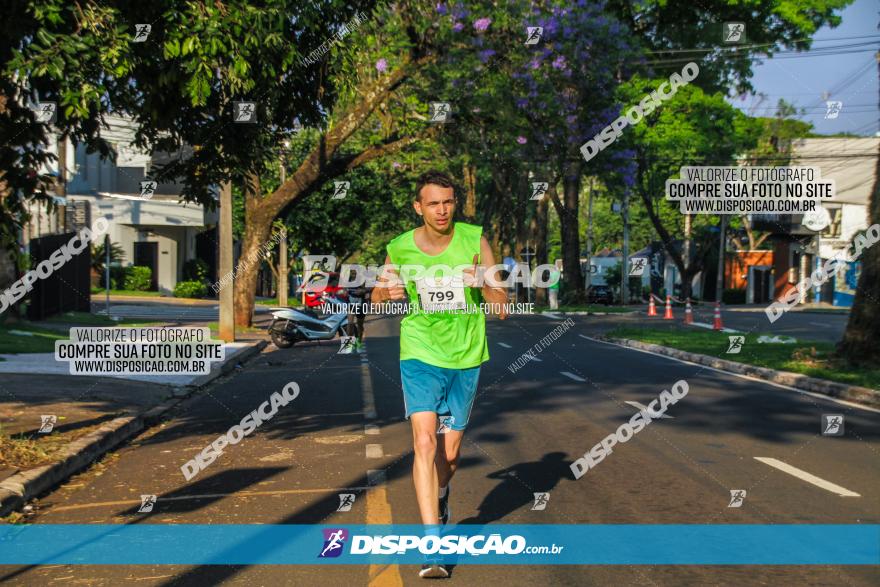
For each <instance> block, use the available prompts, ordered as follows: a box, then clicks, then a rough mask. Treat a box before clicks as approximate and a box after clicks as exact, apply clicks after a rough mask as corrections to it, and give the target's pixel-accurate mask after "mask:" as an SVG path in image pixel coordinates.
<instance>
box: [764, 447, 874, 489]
mask: <svg viewBox="0 0 880 587" xmlns="http://www.w3.org/2000/svg"><path fill="white" fill-rule="evenodd" d="M755 460H756V461H760V462H762V463H764V464H765V465H770V466H771V467H773V468H775V469H779V470H780V471H782V472H783V473H788V474H789V475H791V476H792V477H797V478H798V479H800V480H801V481H806V482H807V483H810V484H812V485H815V486H816V487H821V488H822V489H824V490H825V491H830V492H831V493H836V494H837V495H839V496H840V497H861V495H859V494H858V493H856V492H855V491H850V490H849V489H846V488H845V487H841V486H840V485H836V484H834V483H832V482H831V481H826V480H825V479H822V478H821V477H816V476H815V475H813V474H811V473H807V472H806V471H804V470H802V469H798V468H797V467H793V466H791V465H789V464H788V463H783V462H782V461H780V460H779V459H772V458H769V457H755Z"/></svg>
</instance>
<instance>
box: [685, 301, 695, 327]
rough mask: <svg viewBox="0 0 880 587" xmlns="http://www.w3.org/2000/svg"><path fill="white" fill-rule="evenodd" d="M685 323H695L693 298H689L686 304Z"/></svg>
mask: <svg viewBox="0 0 880 587" xmlns="http://www.w3.org/2000/svg"><path fill="white" fill-rule="evenodd" d="M684 323H685V324H693V323H694V311H693V310H692V309H691V299H690V298H688V299H687V304H685V306H684Z"/></svg>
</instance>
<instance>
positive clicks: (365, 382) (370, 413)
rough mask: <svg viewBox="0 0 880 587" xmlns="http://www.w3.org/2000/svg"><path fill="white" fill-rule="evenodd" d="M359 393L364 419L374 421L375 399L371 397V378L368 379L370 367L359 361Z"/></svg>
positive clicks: (366, 363)
mask: <svg viewBox="0 0 880 587" xmlns="http://www.w3.org/2000/svg"><path fill="white" fill-rule="evenodd" d="M361 358H362V359H363V358H366V357H361ZM361 393H362V401H363V403H364V417H365V418H366V419H367V420H375V419H376V416H377V414H376V399H375V397H374V396H373V378H372V377H370V365H369V363H368V362H365V361H361Z"/></svg>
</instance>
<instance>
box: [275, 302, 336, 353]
mask: <svg viewBox="0 0 880 587" xmlns="http://www.w3.org/2000/svg"><path fill="white" fill-rule="evenodd" d="M321 298H322V299H323V300H324V301H325V302H327V303H328V304H332V305H333V306H334V307H333V309H334V310H337V312H334V313H332V314H319V313H317V312H315V311H314V310H312V309H311V308H306V307H299V308H287V309H284V310H278V311H277V312H272V323H271V324H269V337H270V338H271V339H272V342H273V343H275V346H277V347H278V348H280V349H286V348H290V347H292V346H293V345H295V344H296V343H297V342H301V341H309V340H330V339H331V338H334V337H335V336H336V335H337V334H338V335H339V336H345V335H346V333H347V332H348V303H347V302H345V301H343V300H341V299H340V298H337V297H335V296H331V295H327V294H323V295H322V296H321Z"/></svg>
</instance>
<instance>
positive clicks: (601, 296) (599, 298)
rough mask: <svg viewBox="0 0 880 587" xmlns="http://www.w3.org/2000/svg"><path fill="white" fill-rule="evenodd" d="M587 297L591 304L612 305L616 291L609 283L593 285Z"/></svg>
mask: <svg viewBox="0 0 880 587" xmlns="http://www.w3.org/2000/svg"><path fill="white" fill-rule="evenodd" d="M587 299H588V300H589V302H590V303H591V304H605V305H606V306H610V305H611V304H613V303H614V293H613V292H612V291H611V287H609V286H607V285H591V286H590V290H589V293H588V294H587Z"/></svg>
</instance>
